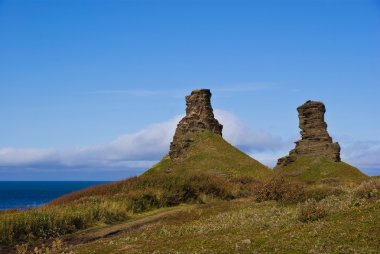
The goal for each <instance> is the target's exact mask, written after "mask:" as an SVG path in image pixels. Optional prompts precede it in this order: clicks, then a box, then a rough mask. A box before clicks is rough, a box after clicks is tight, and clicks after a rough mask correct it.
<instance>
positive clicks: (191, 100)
mask: <svg viewBox="0 0 380 254" xmlns="http://www.w3.org/2000/svg"><path fill="white" fill-rule="evenodd" d="M222 129H223V126H222V125H221V124H219V122H218V120H216V119H215V117H214V113H213V109H212V107H211V92H210V90H208V89H201V90H194V91H192V92H191V95H189V96H186V116H185V117H184V118H182V120H181V121H180V122H179V123H178V125H177V129H176V131H175V134H174V138H173V142H172V143H171V144H170V152H169V156H170V159H171V160H178V159H181V158H183V157H184V156H185V155H186V151H187V150H188V148H189V146H190V144H191V143H192V142H194V134H195V133H201V132H205V131H211V132H214V133H216V134H219V135H221V136H222Z"/></svg>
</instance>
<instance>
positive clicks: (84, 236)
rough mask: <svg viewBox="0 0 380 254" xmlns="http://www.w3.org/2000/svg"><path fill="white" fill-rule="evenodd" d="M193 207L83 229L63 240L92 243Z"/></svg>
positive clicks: (75, 242) (183, 207) (73, 242)
mask: <svg viewBox="0 0 380 254" xmlns="http://www.w3.org/2000/svg"><path fill="white" fill-rule="evenodd" d="M191 207H192V206H179V207H174V208H171V209H170V210H166V211H161V212H157V213H154V214H152V215H147V216H144V217H141V218H135V219H133V220H131V221H128V222H125V223H122V224H117V225H112V226H105V227H97V228H92V229H88V230H85V231H81V232H78V233H75V234H72V235H69V236H67V237H64V238H63V239H62V240H63V242H64V243H65V245H67V246H72V247H74V246H77V245H80V244H85V243H90V242H93V241H96V240H99V239H104V238H109V237H114V236H117V235H119V234H124V233H127V232H133V231H135V230H138V229H139V228H141V227H143V226H146V225H148V224H153V223H156V222H158V221H161V220H165V219H169V218H170V217H175V216H176V215H177V214H178V213H180V212H182V211H183V210H185V209H189V208H191Z"/></svg>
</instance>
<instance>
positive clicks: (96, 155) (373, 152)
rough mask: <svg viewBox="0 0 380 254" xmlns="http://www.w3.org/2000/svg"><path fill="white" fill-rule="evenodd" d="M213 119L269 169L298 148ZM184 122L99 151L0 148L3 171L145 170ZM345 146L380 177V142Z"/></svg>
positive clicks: (235, 122)
mask: <svg viewBox="0 0 380 254" xmlns="http://www.w3.org/2000/svg"><path fill="white" fill-rule="evenodd" d="M215 117H216V118H217V119H218V120H219V122H220V123H221V124H223V126H224V128H223V136H224V138H225V139H226V140H227V141H228V142H230V143H231V144H232V145H234V146H236V147H238V148H240V149H241V150H243V151H244V152H246V153H248V154H249V155H250V156H252V157H253V158H255V159H257V160H259V161H260V162H262V163H263V164H265V165H267V166H269V167H273V166H274V165H275V164H276V162H277V159H278V158H280V157H282V156H284V155H286V154H288V152H289V150H290V149H292V148H293V146H294V144H293V142H292V140H285V141H283V140H282V139H281V138H279V137H276V136H273V135H271V134H270V133H267V132H258V131H254V130H252V129H250V128H248V127H247V126H246V125H245V124H244V123H243V122H242V121H241V120H240V119H239V118H238V117H237V116H235V115H234V114H233V113H231V112H227V111H223V110H218V109H217V110H215ZM181 118H182V116H177V117H174V118H172V119H170V120H168V121H165V122H162V123H158V124H153V125H150V126H148V127H146V128H144V129H142V130H140V131H138V132H135V133H131V134H126V135H122V136H120V137H118V138H116V139H115V140H113V141H111V142H110V143H107V144H99V145H96V146H89V147H82V148H73V149H68V150H54V149H15V148H0V168H1V167H2V168H8V167H19V168H46V169H49V168H54V169H59V168H70V169H73V168H82V169H91V170H94V171H96V170H107V169H113V170H115V169H116V170H119V169H120V170H121V169H123V170H124V169H125V170H135V169H147V168H149V167H150V166H152V165H153V164H154V163H155V162H157V161H158V160H160V159H161V158H162V156H164V155H165V154H166V153H167V152H168V150H169V144H170V142H171V140H172V138H173V135H174V131H175V128H176V126H177V123H178V122H179V120H180V119H181ZM341 146H342V158H343V160H344V161H347V162H348V163H350V164H352V165H354V166H356V167H359V168H360V169H363V170H364V171H365V172H368V173H371V174H377V175H379V174H380V170H379V169H380V141H366V142H355V141H352V140H350V139H345V138H342V142H341Z"/></svg>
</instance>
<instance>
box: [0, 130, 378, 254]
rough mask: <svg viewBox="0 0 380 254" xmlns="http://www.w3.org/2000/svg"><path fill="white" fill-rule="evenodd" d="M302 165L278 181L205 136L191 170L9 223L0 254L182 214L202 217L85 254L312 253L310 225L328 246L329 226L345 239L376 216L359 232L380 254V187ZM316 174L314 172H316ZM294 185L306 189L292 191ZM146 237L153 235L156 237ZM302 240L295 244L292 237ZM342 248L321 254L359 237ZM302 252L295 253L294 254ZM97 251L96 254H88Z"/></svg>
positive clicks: (180, 168)
mask: <svg viewBox="0 0 380 254" xmlns="http://www.w3.org/2000/svg"><path fill="white" fill-rule="evenodd" d="M301 162H302V163H301ZM301 162H300V163H299V164H297V165H293V167H292V168H290V169H289V172H287V171H286V172H285V173H289V174H290V175H289V174H283V172H282V173H279V172H273V171H271V170H269V169H268V168H267V167H265V166H263V165H262V164H261V163H259V162H257V161H256V160H254V159H252V158H251V157H249V156H248V155H246V154H244V153H242V152H241V151H239V150H238V149H236V148H234V147H233V146H231V145H230V144H229V143H227V142H226V141H225V140H224V139H223V138H222V137H220V136H219V135H216V134H213V133H202V134H199V135H197V137H196V139H195V142H194V143H193V144H192V145H191V146H190V147H189V150H188V154H187V156H186V157H185V158H184V159H183V160H179V161H175V162H172V161H171V160H170V159H169V158H167V157H165V158H164V159H163V160H162V161H161V162H159V163H158V164H156V165H155V166H154V167H152V168H151V169H150V170H148V171H147V172H146V173H144V174H143V175H141V176H139V177H133V178H130V179H126V180H123V181H119V182H115V183H111V184H105V185H100V186H95V187H91V188H88V189H85V190H81V191H77V192H74V193H71V194H68V195H65V196H62V197H60V198H58V199H56V200H54V201H53V202H51V203H49V204H47V205H45V206H43V207H40V208H36V209H31V210H27V211H6V212H2V213H0V246H3V249H1V248H0V253H12V251H13V252H15V249H14V248H13V247H12V246H15V245H18V246H19V247H18V248H19V249H20V248H21V249H25V248H26V247H28V246H29V247H28V248H26V252H19V253H23V254H25V253H30V250H31V249H30V248H31V247H32V246H35V245H38V242H39V241H43V240H46V239H57V238H58V239H62V237H63V236H64V235H67V234H73V233H75V232H78V231H82V230H84V229H88V228H95V229H96V228H98V227H105V226H107V225H114V224H118V223H125V222H127V223H128V221H133V220H135V219H136V218H141V217H144V216H146V213H147V212H151V211H154V210H158V209H164V210H165V209H167V208H171V207H175V206H178V205H181V204H182V205H183V204H186V205H185V207H186V206H187V205H190V204H191V205H195V206H196V207H197V208H196V209H195V210H191V212H189V213H188V212H184V213H180V214H179V215H178V217H175V218H174V219H173V220H174V221H173V223H174V224H173V225H172V224H171V222H170V221H169V222H168V224H167V225H166V224H165V223H166V222H162V223H163V224H160V223H158V224H154V225H153V226H152V227H151V228H148V229H149V230H148V231H141V232H140V231H138V232H135V233H133V234H135V235H133V234H132V235H128V236H125V238H124V240H122V238H120V239H121V240H120V241H121V242H117V244H116V245H115V246H113V243H112V244H111V241H110V242H107V241H105V242H104V243H105V244H106V245H103V243H102V242H98V243H96V244H95V245H91V246H89V248H84V249H78V250H75V251H76V252H75V253H120V252H118V251H120V248H122V245H123V244H124V243H125V244H126V246H127V247H126V248H128V253H147V252H148V253H149V252H153V251H154V250H158V251H159V252H156V253H171V252H170V251H171V250H173V253H177V252H175V251H174V250H179V251H180V252H179V253H181V252H182V253H188V252H187V250H189V251H191V252H194V253H202V251H201V250H204V251H203V252H204V253H223V252H224V253H230V252H234V251H235V252H239V251H240V250H242V252H243V253H244V251H246V252H247V253H252V251H253V250H256V249H257V250H258V251H259V253H262V252H273V250H275V249H277V248H280V246H281V245H280V243H281V242H274V241H275V239H276V237H277V238H278V239H282V240H283V241H284V242H283V243H282V244H285V242H286V241H288V240H289V241H290V242H291V243H294V246H293V245H292V246H293V247H294V248H300V250H305V248H311V247H310V246H311V245H301V244H302V242H301V240H300V239H302V238H305V237H306V238H307V239H310V241H311V242H310V243H312V241H313V239H315V238H314V237H311V236H312V234H314V233H310V232H311V231H310V230H311V227H310V226H308V225H309V224H308V223H316V224H315V225H316V226H318V225H319V226H318V227H319V228H320V231H318V232H319V233H318V234H321V235H320V237H321V238H319V240H320V241H324V240H325V239H329V237H331V235H329V233H328V232H327V231H326V230H325V226H327V227H330V226H331V227H336V228H337V230H338V229H339V227H340V229H341V230H343V228H344V227H347V228H351V225H349V224H348V223H349V221H348V219H346V217H347V216H354V217H352V219H356V218H362V217H361V216H366V218H363V220H359V221H360V222H359V224H357V226H358V232H359V233H360V234H363V235H364V236H365V238H364V239H365V240H366V241H369V242H370V243H371V244H372V246H369V247H368V248H367V249H366V248H365V246H364V245H360V246H359V242H358V246H356V247H357V248H358V249H357V250H360V251H363V253H365V252H364V250H366V251H369V252H366V253H371V251H372V250H374V249H377V250H379V247H378V245H376V243H373V242H372V241H373V239H372V240H371V239H370V237H369V236H368V237H367V233H368V232H369V230H370V229H371V230H372V231H373V232H375V233H377V232H378V228H377V227H378V224H376V223H372V224H371V225H369V224H368V223H367V219H373V220H375V219H377V218H378V217H376V216H378V215H376V214H375V213H377V212H378V208H379V205H378V203H379V194H378V193H379V191H380V181H379V179H371V180H368V181H367V182H364V183H362V184H361V185H359V186H358V184H359V183H360V182H361V181H362V180H367V179H369V178H368V177H366V176H364V175H363V174H361V173H360V172H359V173H358V172H357V170H356V169H355V168H353V167H351V166H349V165H347V164H345V163H330V162H329V161H325V160H320V161H313V160H311V159H309V158H305V159H304V160H301ZM308 164H310V165H311V166H310V167H306V166H305V165H308ZM287 170H288V169H287ZM294 172H297V174H294ZM291 174H293V175H291ZM289 177H291V178H293V177H295V178H297V179H298V180H297V181H289ZM336 178H339V179H340V180H344V181H341V182H339V183H350V184H343V185H341V184H339V183H337V181H336V180H334V179H336ZM326 179H330V180H326ZM331 179H333V180H331ZM306 183H307V184H306ZM353 184H356V186H353ZM329 200H330V201H329ZM329 202H330V203H329ZM333 203H334V205H335V204H336V205H338V204H341V206H339V207H343V208H342V209H341V210H340V208H339V207H338V208H337V207H335V208H331V207H330V206H331V204H333ZM191 207H193V206H191ZM330 208H331V209H330ZM181 209H182V208H181ZM268 211H269V212H268ZM272 211H273V213H272ZM181 214H182V215H181ZM276 214H279V215H276ZM257 216H259V217H260V218H259V217H257ZM273 216H274V217H273ZM224 219H225V220H224ZM259 219H260V220H259ZM240 220H241V221H240ZM320 220H321V224H319V221H320ZM315 221H317V222H318V223H317V222H315ZM377 221H379V220H377ZM275 222H276V223H277V222H278V223H279V224H276V223H275ZM346 223H347V224H346ZM366 223H367V224H366ZM182 224H183V226H182ZM368 226H370V228H369V229H367V228H366V227H368ZM165 230H168V231H165ZM144 232H145V233H144ZM146 232H150V233H149V237H147V235H146ZM202 232H203V233H204V234H206V233H207V237H208V238H204V236H202V234H203V233H202ZM292 232H293V233H292ZM342 232H343V231H342ZM344 232H346V231H344ZM359 233H358V234H359ZM292 234H293V235H294V236H293V237H290V236H291V235H292ZM310 234H311V235H310ZM145 236H146V238H144V237H145ZM72 237H73V238H75V235H73V236H72ZM130 237H132V238H130ZM202 238H203V240H202ZM125 239H127V240H125ZM128 239H129V240H128ZM131 239H137V240H131ZM165 239H167V242H168V245H167V246H170V249H169V250H170V251H169V252H166V250H167V249H165V248H166V247H165V246H166V245H165V246H164V245H163V244H162V242H164V241H166V240H165ZM247 239H249V241H250V243H248V242H249V241H248V240H247ZM339 239H340V240H339V241H338V242H337V243H335V242H334V243H333V247H331V248H330V247H329V246H327V247H326V246H322V247H321V246H319V245H315V246H317V247H318V248H319V249H317V250H319V251H320V253H323V252H322V251H321V250H324V249H323V248H325V249H327V250H334V251H335V250H338V248H339V244H344V248H343V249H344V250H346V249H345V248H346V247H347V246H346V245H345V244H348V243H349V242H351V238H350V236H349V235H343V233H342V234H341V235H340V236H339ZM112 241H113V240H112ZM116 241H119V240H116ZM144 241H147V242H144ZM240 241H243V242H242V243H243V244H242V243H241V242H240ZM48 242H49V241H48ZM23 243H29V244H28V245H25V244H23ZM148 243H151V244H148ZM313 243H314V242H313ZM108 245H109V246H108ZM129 245H132V247H133V246H134V247H133V248H132V247H130V246H129ZM20 246H21V247H20ZM25 246H26V247H25ZM105 246H106V247H105ZM107 246H108V247H107ZM128 246H129V247H128ZM242 246H243V247H242ZM276 246H277V247H276ZM292 246H290V247H289V249H287V250H289V252H290V253H292V252H291V251H292V250H293V249H292V248H293V247H292ZM297 246H298V247H297ZM302 246H303V247H302ZM306 246H307V247H306ZM98 247H99V248H98ZM317 247H316V248H317ZM130 248H132V249H133V251H132V250H129V249H130ZM202 248H203V249H202ZM241 248H243V249H241ZM244 248H246V249H244ZM273 248H275V249H273ZM283 248H284V246H283ZM329 248H330V249H329ZM90 250H91V251H93V252H88V251H90ZM238 250H239V251H238ZM28 251H29V252H28ZM102 251H103V252H102ZM360 251H359V252H360ZM337 252H338V251H337ZM38 253H46V254H47V253H48V252H47V251H46V250H45V251H41V252H38ZM300 253H304V252H302V251H301V252H300ZM343 253H345V252H343Z"/></svg>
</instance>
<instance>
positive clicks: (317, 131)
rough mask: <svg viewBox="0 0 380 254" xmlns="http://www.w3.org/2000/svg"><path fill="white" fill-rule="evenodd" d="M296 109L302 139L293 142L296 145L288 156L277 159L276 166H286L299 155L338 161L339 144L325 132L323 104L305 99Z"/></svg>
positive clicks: (324, 109)
mask: <svg viewBox="0 0 380 254" xmlns="http://www.w3.org/2000/svg"><path fill="white" fill-rule="evenodd" d="M297 111H298V117H299V128H300V129H301V132H300V133H301V137H302V139H301V140H299V141H297V142H295V144H296V147H295V149H293V150H291V151H290V153H289V155H288V156H286V157H283V158H280V159H279V160H278V162H277V166H276V168H281V167H284V166H287V165H289V164H290V163H292V162H294V161H296V160H297V158H299V157H300V156H313V157H328V158H330V159H332V160H333V161H336V162H338V161H340V146H339V144H338V143H333V141H332V138H331V137H330V135H329V133H328V132H327V124H326V122H325V117H324V116H325V112H326V108H325V105H324V104H323V103H322V102H318V101H307V102H306V103H305V104H303V105H302V106H300V107H298V108H297Z"/></svg>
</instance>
